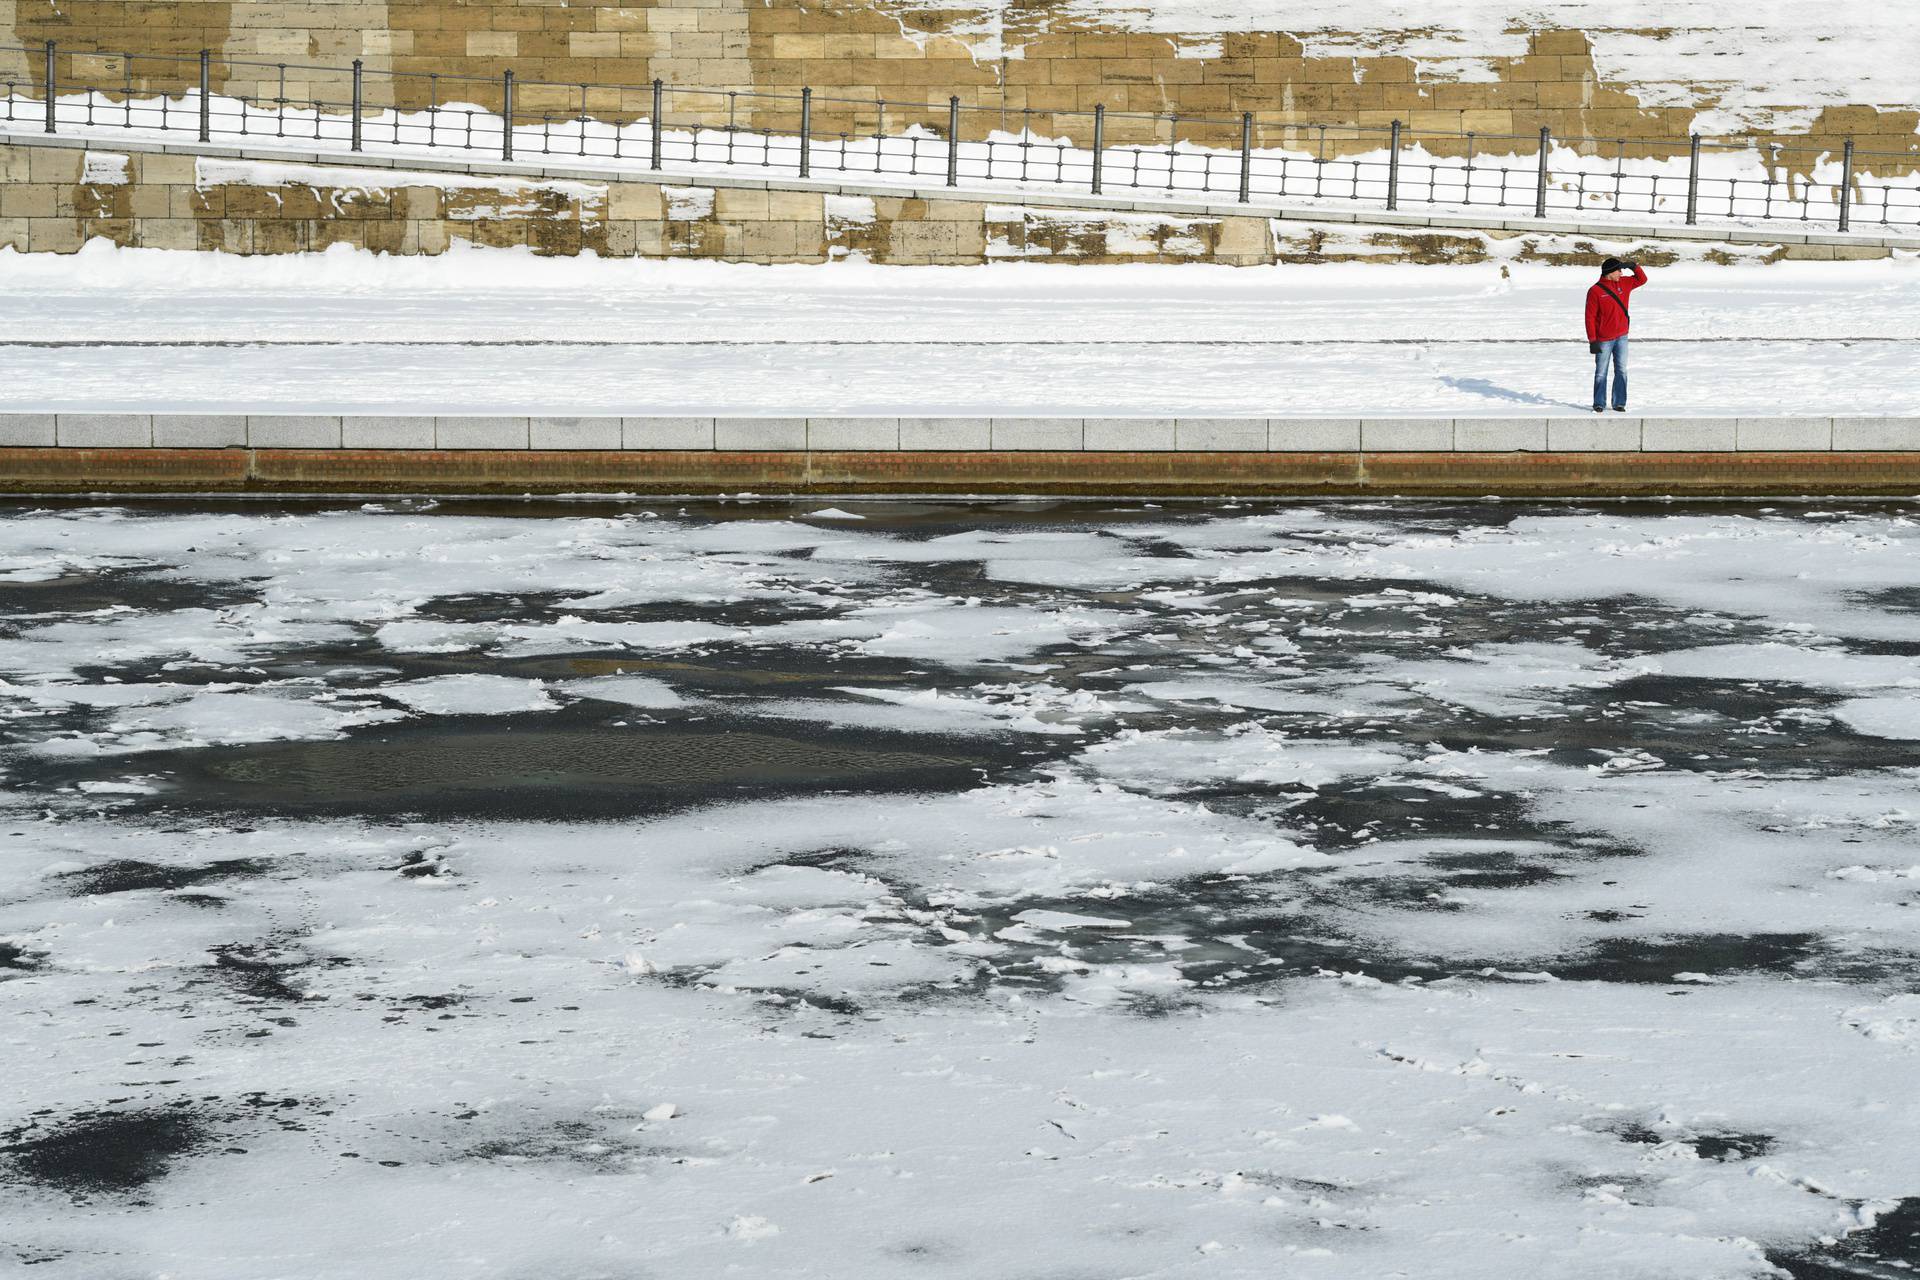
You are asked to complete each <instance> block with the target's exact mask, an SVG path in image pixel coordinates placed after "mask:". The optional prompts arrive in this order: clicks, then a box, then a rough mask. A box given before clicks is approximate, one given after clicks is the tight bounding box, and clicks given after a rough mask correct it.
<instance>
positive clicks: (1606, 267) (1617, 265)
mask: <svg viewBox="0 0 1920 1280" xmlns="http://www.w3.org/2000/svg"><path fill="white" fill-rule="evenodd" d="M1626 265H1627V264H1626V263H1624V262H1622V261H1620V259H1618V258H1608V259H1607V260H1606V261H1605V262H1603V263H1601V264H1600V274H1601V275H1603V276H1610V275H1612V274H1613V273H1614V272H1616V271H1619V270H1621V269H1622V268H1624V267H1625V266H1626Z"/></svg>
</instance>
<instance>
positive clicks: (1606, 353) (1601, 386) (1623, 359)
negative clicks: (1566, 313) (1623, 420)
mask: <svg viewBox="0 0 1920 1280" xmlns="http://www.w3.org/2000/svg"><path fill="white" fill-rule="evenodd" d="M1609 360H1611V361H1612V362H1613V407H1614V408H1616V409H1624V408H1626V407H1627V340H1626V338H1625V337H1624V336H1623V337H1619V338H1615V339H1614V340H1613V341H1611V342H1603V343H1601V344H1600V351H1599V354H1597V355H1596V356H1594V358H1593V407H1594V408H1596V409H1604V408H1606V407H1607V362H1608V361H1609Z"/></svg>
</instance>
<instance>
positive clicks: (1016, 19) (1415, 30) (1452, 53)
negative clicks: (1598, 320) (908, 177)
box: [886, 0, 1920, 135]
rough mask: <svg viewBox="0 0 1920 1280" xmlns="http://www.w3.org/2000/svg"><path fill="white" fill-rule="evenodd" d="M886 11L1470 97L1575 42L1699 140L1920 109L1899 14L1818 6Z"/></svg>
mask: <svg viewBox="0 0 1920 1280" xmlns="http://www.w3.org/2000/svg"><path fill="white" fill-rule="evenodd" d="M886 7H888V8H890V9H893V10H895V11H897V12H899V13H900V14H901V15H902V16H903V18H906V19H907V21H909V22H911V21H912V15H914V14H915V13H916V12H919V11H930V10H933V9H935V8H938V9H939V10H940V11H941V12H942V13H943V14H944V15H945V16H946V17H947V18H949V19H950V20H951V19H953V18H955V17H959V15H962V14H964V15H966V16H965V17H962V18H960V20H959V21H958V22H957V23H956V24H955V26H954V27H953V34H956V35H959V36H960V37H961V38H963V39H966V40H967V41H968V42H969V44H970V45H972V47H973V48H974V49H975V52H976V54H977V55H984V56H989V57H1011V58H1019V57H1021V56H1022V49H1023V46H1024V44H1025V43H1026V41H1027V40H1028V39H1029V38H1030V37H1031V36H1033V35H1036V34H1040V33H1042V32H1044V31H1046V30H1048V29H1051V30H1054V31H1059V30H1063V29H1076V30H1078V29H1085V28H1087V27H1089V26H1092V27H1103V28H1109V29H1118V30H1124V31H1129V32H1140V33H1153V34H1165V35H1177V36H1189V37H1200V38H1204V37H1207V36H1222V35H1228V34H1232V33H1235V32H1256V31H1281V32H1286V33H1287V34H1289V35H1292V36H1293V37H1295V38H1296V39H1298V40H1299V41H1300V42H1301V43H1302V45H1303V46H1304V53H1305V54H1306V56H1308V57H1314V58H1331V57H1354V58H1377V57H1383V56H1388V57H1391V56H1398V57H1406V58H1411V59H1412V60H1413V61H1414V63H1415V65H1416V67H1417V68H1418V69H1419V72H1420V74H1421V76H1422V78H1423V79H1425V78H1432V79H1434V80H1439V81H1453V82H1467V83H1474V82H1490V81H1493V80H1496V79H1498V78H1499V76H1498V73H1497V65H1496V64H1497V62H1498V60H1500V59H1505V58H1516V57H1519V56H1521V55H1523V54H1525V53H1526V52H1527V49H1528V38H1529V36H1530V35H1531V34H1533V33H1536V32H1541V31H1556V30H1577V31H1582V32H1585V33H1586V34H1587V36H1588V38H1589V39H1590V40H1591V42H1592V45H1593V60H1594V71H1595V75H1596V76H1597V78H1598V80H1599V81H1601V82H1603V83H1604V84H1606V85H1609V86H1614V87H1619V88H1624V89H1626V90H1628V91H1630V92H1632V93H1633V94H1634V95H1635V96H1636V97H1637V98H1639V100H1640V102H1641V103H1642V105H1644V106H1648V107H1658V106H1672V107H1693V108H1698V109H1700V110H1701V111H1702V115H1701V117H1700V122H1699V124H1700V131H1701V132H1702V133H1703V134H1708V135H1712V134H1726V133H1740V132H1745V131H1749V130H1782V131H1793V130H1804V129H1805V128H1807V127H1808V126H1810V125H1811V124H1812V123H1813V121H1814V119H1815V118H1816V117H1817V115H1818V114H1819V111H1820V109H1821V108H1823V107H1828V106H1846V105H1871V106H1879V107H1893V108H1902V109H1907V110H1911V109H1913V108H1914V107H1915V106H1916V105H1920V88H1916V86H1915V83H1914V80H1913V77H1912V74H1911V68H1912V67H1913V65H1914V63H1915V61H1916V59H1920V24H1916V23H1915V22H1914V19H1913V15H1912V13H1911V11H1909V10H1908V9H1906V8H1905V6H1902V5H1850V6H1847V11H1846V14H1845V20H1844V21H1838V20H1837V18H1836V13H1835V10H1834V8H1833V6H1831V5H1828V4H1822V3H1819V2H1818V0H1750V2H1746V3H1735V0H1683V2H1681V3H1673V2H1672V0H1538V2H1536V3H1524V2H1522V0H1476V2H1475V3H1469V4H1461V5H1436V4H1431V3H1428V2H1427V0H1357V3H1352V4H1344V5H1329V4H1323V3H1320V2H1319V0H1064V3H1062V4H1061V5H1059V7H1058V8H1055V9H1053V11H1052V12H1051V14H1050V15H1049V16H1048V17H1047V18H1044V19H1042V23H1043V24H1044V25H1042V26H1040V27H1038V28H1035V27H1034V26H1033V22H1034V19H1033V18H1032V16H1031V14H1030V13H1029V12H1027V11H1025V10H1023V9H1021V8H1020V7H1019V6H1016V5H1015V4H1013V3H1011V0H976V2H975V3H973V4H970V5H950V4H945V3H942V4H940V5H938V6H934V5H931V4H927V3H925V0H907V2H906V3H890V4H888V5H887V6H886ZM1192 52H1193V56H1195V57H1206V56H1210V54H1212V53H1217V48H1216V49H1215V50H1209V49H1208V48H1207V47H1206V46H1205V45H1204V43H1201V44H1196V45H1195V47H1194V48H1193V50H1192ZM1543 105H1544V104H1543Z"/></svg>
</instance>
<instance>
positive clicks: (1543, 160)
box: [1533, 125, 1553, 218]
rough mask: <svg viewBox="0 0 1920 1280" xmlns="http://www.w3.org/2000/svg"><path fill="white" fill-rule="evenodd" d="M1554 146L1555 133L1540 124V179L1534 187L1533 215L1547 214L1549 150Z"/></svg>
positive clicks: (1541, 216) (1543, 215)
mask: <svg viewBox="0 0 1920 1280" xmlns="http://www.w3.org/2000/svg"><path fill="white" fill-rule="evenodd" d="M1552 147H1553V134H1552V132H1551V131H1550V130H1548V128H1547V126H1545V125H1541V126H1540V181H1539V182H1538V183H1537V184H1536V185H1535V186H1534V188H1533V216H1534V217H1536V218H1544V217H1546V216H1547V152H1548V151H1549V150H1551V149H1552Z"/></svg>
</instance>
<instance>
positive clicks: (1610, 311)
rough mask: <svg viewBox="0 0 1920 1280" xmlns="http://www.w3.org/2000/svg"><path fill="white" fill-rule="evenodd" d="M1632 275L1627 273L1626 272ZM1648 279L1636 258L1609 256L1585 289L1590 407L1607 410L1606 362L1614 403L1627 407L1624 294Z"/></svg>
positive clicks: (1625, 408) (1622, 407) (1618, 407)
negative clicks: (1590, 362) (1626, 259)
mask: <svg viewBox="0 0 1920 1280" xmlns="http://www.w3.org/2000/svg"><path fill="white" fill-rule="evenodd" d="M1629 271H1631V272H1632V273H1633V275H1632V276H1631V277H1629V276H1628V275H1627V273H1628V272H1629ZM1646 282H1647V273H1646V272H1645V271H1643V270H1641V269H1640V264H1639V263H1637V262H1623V261H1621V260H1620V259H1619V258H1608V259H1607V260H1606V262H1604V263H1602V264H1601V267H1600V279H1599V280H1598V281H1597V282H1596V283H1595V284H1594V286H1593V288H1591V289H1589V290H1587V349H1588V350H1590V351H1592V352H1593V411H1594V412H1595V413H1605V412H1606V411H1607V365H1608V364H1612V365H1613V407H1614V408H1615V409H1616V410H1618V411H1619V412H1621V413H1625V412H1626V411H1627V295H1629V294H1631V293H1632V292H1633V291H1634V290H1635V289H1638V288H1639V287H1640V286H1641V285H1643V284H1645V283H1646Z"/></svg>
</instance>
